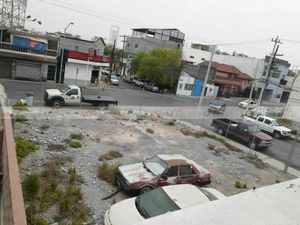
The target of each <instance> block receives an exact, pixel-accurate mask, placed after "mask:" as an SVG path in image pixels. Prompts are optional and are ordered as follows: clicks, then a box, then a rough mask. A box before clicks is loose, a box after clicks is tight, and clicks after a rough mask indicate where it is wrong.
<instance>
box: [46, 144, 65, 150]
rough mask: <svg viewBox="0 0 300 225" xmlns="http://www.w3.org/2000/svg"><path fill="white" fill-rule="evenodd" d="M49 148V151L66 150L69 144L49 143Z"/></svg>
mask: <svg viewBox="0 0 300 225" xmlns="http://www.w3.org/2000/svg"><path fill="white" fill-rule="evenodd" d="M47 149H48V150H49V151H66V150H67V146H65V145H63V144H49V145H48V148H47Z"/></svg>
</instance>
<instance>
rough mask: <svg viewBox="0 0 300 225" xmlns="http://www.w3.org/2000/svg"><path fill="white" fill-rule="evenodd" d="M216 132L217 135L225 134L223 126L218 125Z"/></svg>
mask: <svg viewBox="0 0 300 225" xmlns="http://www.w3.org/2000/svg"><path fill="white" fill-rule="evenodd" d="M217 133H218V134H219V135H224V134H225V131H224V129H223V128H221V127H218V128H217Z"/></svg>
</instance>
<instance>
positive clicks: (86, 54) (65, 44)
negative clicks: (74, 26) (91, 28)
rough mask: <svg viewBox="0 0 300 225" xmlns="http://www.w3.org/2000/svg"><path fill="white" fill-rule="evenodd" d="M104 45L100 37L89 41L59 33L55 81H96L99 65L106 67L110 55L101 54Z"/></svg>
mask: <svg viewBox="0 0 300 225" xmlns="http://www.w3.org/2000/svg"><path fill="white" fill-rule="evenodd" d="M104 47H105V42H104V40H103V39H102V38H101V37H100V38H98V39H97V40H95V41H90V40H85V39H82V38H80V37H79V36H71V35H64V34H60V44H59V52H60V54H59V57H58V67H57V76H56V82H58V83H64V84H78V85H87V84H90V83H97V82H98V81H99V80H100V79H101V67H108V66H109V62H110V57H105V56H104V55H103V53H104ZM62 53H63V54H62ZM61 66H62V67H61ZM61 68H62V69H61Z"/></svg>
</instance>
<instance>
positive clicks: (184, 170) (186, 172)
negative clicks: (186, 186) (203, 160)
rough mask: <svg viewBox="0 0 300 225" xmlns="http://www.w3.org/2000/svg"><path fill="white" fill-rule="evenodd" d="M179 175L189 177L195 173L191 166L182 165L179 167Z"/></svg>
mask: <svg viewBox="0 0 300 225" xmlns="http://www.w3.org/2000/svg"><path fill="white" fill-rule="evenodd" d="M179 174H180V176H190V175H192V174H195V173H194V172H193V167H192V166H191V165H184V166H180V172H179Z"/></svg>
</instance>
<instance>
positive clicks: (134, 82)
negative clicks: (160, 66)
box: [133, 78, 144, 88]
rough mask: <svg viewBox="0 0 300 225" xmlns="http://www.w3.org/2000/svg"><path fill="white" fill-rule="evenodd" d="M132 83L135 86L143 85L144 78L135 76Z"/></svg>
mask: <svg viewBox="0 0 300 225" xmlns="http://www.w3.org/2000/svg"><path fill="white" fill-rule="evenodd" d="M133 84H134V85H135V86H138V87H140V88H142V87H144V80H142V79H140V78H136V79H134V80H133Z"/></svg>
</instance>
